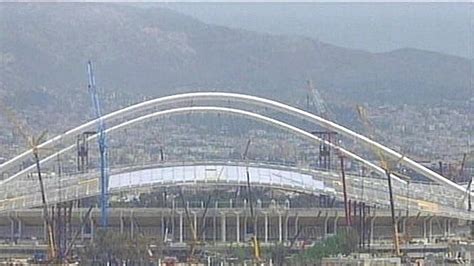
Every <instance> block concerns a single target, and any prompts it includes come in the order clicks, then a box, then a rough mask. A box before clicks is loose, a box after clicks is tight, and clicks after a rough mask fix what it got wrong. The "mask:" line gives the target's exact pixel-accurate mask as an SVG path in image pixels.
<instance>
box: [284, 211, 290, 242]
mask: <svg viewBox="0 0 474 266" xmlns="http://www.w3.org/2000/svg"><path fill="white" fill-rule="evenodd" d="M289 219H290V217H289V216H288V214H287V215H286V217H285V242H287V241H288V234H289V233H288V220H289Z"/></svg>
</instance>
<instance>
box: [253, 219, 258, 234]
mask: <svg viewBox="0 0 474 266" xmlns="http://www.w3.org/2000/svg"><path fill="white" fill-rule="evenodd" d="M253 222H254V226H253V229H254V230H255V232H254V234H255V237H257V239H258V215H257V214H255V220H254V221H253Z"/></svg>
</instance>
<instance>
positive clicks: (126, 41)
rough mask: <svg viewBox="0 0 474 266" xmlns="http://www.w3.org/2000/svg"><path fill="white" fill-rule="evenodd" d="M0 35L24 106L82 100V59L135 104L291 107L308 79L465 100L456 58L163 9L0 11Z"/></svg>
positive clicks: (341, 89)
mask: <svg viewBox="0 0 474 266" xmlns="http://www.w3.org/2000/svg"><path fill="white" fill-rule="evenodd" d="M276 19H277V18H276ZM0 32H1V33H0V72H1V79H0V97H6V98H8V99H12V101H14V102H17V103H18V104H22V105H24V106H29V105H30V104H34V103H35V102H36V101H39V102H40V103H42V104H46V105H48V104H50V105H54V104H58V103H62V102H64V101H66V100H65V99H67V98H68V97H69V99H68V100H67V101H71V98H72V100H74V98H73V97H76V96H77V95H80V97H84V99H85V97H86V96H87V94H86V92H84V88H85V83H86V81H87V77H86V71H85V64H86V61H87V60H88V59H91V60H93V61H94V62H95V63H96V73H97V75H98V84H99V85H100V86H101V87H103V88H105V89H106V90H107V92H109V93H112V92H117V93H124V94H126V95H135V96H137V97H141V96H157V95H169V94H173V93H175V92H181V91H192V90H226V91H237V92H244V93H250V94H254V95H263V96H267V97H271V98H276V99H279V100H285V101H289V100H291V101H296V100H298V99H302V98H304V95H305V94H306V90H305V80H306V79H308V78H312V79H313V80H314V83H315V84H317V86H318V88H319V89H320V90H321V91H322V93H323V95H325V96H327V97H328V98H330V99H345V100H347V99H350V100H352V101H358V102H371V101H376V102H380V103H408V104H428V103H434V102H438V101H441V100H454V101H456V100H461V101H462V100H464V99H466V98H469V97H472V91H471V89H470V87H469V86H470V77H471V65H472V62H471V61H470V60H468V59H465V58H462V57H456V56H450V55H444V54H440V53H434V52H427V51H422V50H416V49H408V48H407V49H400V50H396V51H392V52H388V53H369V52H366V51H360V50H351V49H346V48H342V47H338V46H334V45H331V44H328V43H323V42H320V41H317V40H314V39H310V38H305V37H298V36H286V35H270V34H263V33H257V32H251V31H245V30H240V29H232V28H227V27H222V26H214V25H208V24H205V23H202V22H200V21H198V20H196V19H194V18H192V17H189V16H185V15H182V14H179V13H177V12H175V11H171V10H168V9H164V8H140V7H130V6H124V5H119V4H91V3H63V4H57V3H55V4H32V3H28V4H25V3H2V4H0ZM31 92H34V93H31ZM32 95H33V96H32ZM34 95H36V96H34ZM86 100H88V99H86Z"/></svg>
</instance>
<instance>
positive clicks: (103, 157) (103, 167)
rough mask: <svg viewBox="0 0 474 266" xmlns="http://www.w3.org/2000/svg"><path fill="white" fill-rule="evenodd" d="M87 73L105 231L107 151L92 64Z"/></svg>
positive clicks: (106, 223) (106, 221) (107, 187)
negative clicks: (94, 124)
mask: <svg viewBox="0 0 474 266" xmlns="http://www.w3.org/2000/svg"><path fill="white" fill-rule="evenodd" d="M87 73H88V76H89V85H88V89H89V93H90V95H91V98H92V103H93V104H94V110H95V116H96V118H97V119H98V120H99V123H98V128H97V132H98V134H99V138H98V142H99V152H100V214H101V226H102V227H103V228H104V229H105V228H107V225H108V214H107V208H108V204H109V200H108V190H109V165H108V151H107V134H106V132H105V122H104V120H103V119H102V110H101V104H100V98H99V91H98V89H97V87H96V85H95V77H94V69H93V67H92V62H91V61H89V62H88V63H87Z"/></svg>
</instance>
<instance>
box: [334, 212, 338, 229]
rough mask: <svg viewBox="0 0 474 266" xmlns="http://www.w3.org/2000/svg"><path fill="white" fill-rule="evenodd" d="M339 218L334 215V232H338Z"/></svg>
mask: <svg viewBox="0 0 474 266" xmlns="http://www.w3.org/2000/svg"><path fill="white" fill-rule="evenodd" d="M338 220H339V216H337V214H336V217H334V234H337V221H338Z"/></svg>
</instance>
